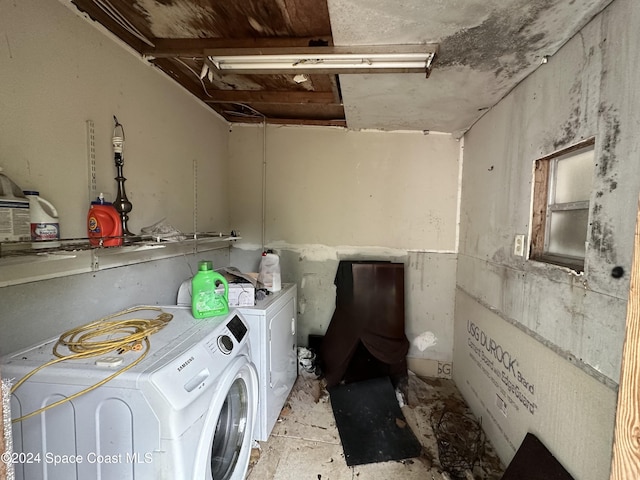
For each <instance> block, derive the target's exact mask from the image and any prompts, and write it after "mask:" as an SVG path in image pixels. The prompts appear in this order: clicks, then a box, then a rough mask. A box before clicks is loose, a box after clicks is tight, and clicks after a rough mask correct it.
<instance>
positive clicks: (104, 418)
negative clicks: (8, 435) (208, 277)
mask: <svg viewBox="0 0 640 480" xmlns="http://www.w3.org/2000/svg"><path fill="white" fill-rule="evenodd" d="M160 308H161V309H162V311H164V312H167V313H171V314H172V315H173V319H172V320H171V322H169V324H168V325H167V326H165V327H164V328H163V329H162V330H160V331H159V332H157V333H154V334H153V335H151V336H150V337H149V340H150V343H151V348H150V350H149V353H148V354H147V356H146V357H145V358H144V359H143V360H142V361H141V362H140V363H138V364H137V365H135V366H133V367H132V368H131V369H129V370H127V371H125V372H123V373H122V374H120V375H119V376H117V377H116V378H114V379H113V380H111V381H109V382H108V383H106V384H105V385H103V386H101V387H98V388H97V389H95V390H93V391H91V392H89V393H86V394H84V395H81V396H79V397H77V398H75V399H72V400H71V401H68V402H66V403H63V404H61V405H59V406H56V407H54V408H52V409H49V410H45V411H44V412H42V413H39V414H37V415H35V416H33V417H31V418H28V419H25V420H23V421H22V422H18V423H14V424H13V448H14V452H17V453H20V454H21V455H19V456H17V459H18V460H19V461H18V462H17V463H16V464H15V467H16V478H17V479H18V480H23V479H24V480H40V479H43V480H44V479H47V480H72V479H78V480H87V479H97V480H98V479H99V480H116V479H135V480H158V479H166V480H221V479H227V480H241V479H244V478H245V475H246V471H247V467H248V463H249V457H250V454H251V444H252V440H253V428H254V425H255V419H256V414H257V401H258V377H257V372H256V369H255V366H254V365H253V363H252V361H251V358H250V356H249V348H248V343H249V331H248V326H247V322H246V320H245V319H244V318H243V317H242V314H241V313H239V312H238V311H236V310H232V311H231V312H230V313H229V314H228V315H225V316H220V317H213V318H208V319H203V320H196V319H194V318H193V316H192V315H191V311H190V309H189V308H186V307H177V306H172V307H160ZM157 314H158V311H157V310H144V311H138V312H133V313H130V314H127V315H124V316H123V317H122V318H155V316H157ZM56 341H57V338H56V339H52V340H50V341H48V342H45V343H43V344H40V345H36V346H33V347H30V348H27V349H24V350H21V351H19V352H16V353H14V354H11V355H8V356H6V357H3V358H2V359H1V360H0V363H1V365H0V369H1V370H2V374H3V377H4V378H9V379H14V381H17V380H19V379H20V378H22V377H23V376H24V375H25V374H27V373H29V372H30V371H32V370H33V369H34V368H36V367H38V366H40V365H42V364H44V363H45V362H47V361H49V360H50V359H52V358H54V357H53V355H52V348H53V345H54V344H55V343H56ZM137 355H138V354H137V353H136V352H126V353H124V354H122V356H121V359H122V363H121V364H120V365H115V363H118V357H119V356H118V355H117V354H115V355H114V354H113V353H111V354H108V356H107V357H108V358H107V357H105V358H101V357H93V358H87V359H80V360H75V359H74V360H66V361H64V362H61V363H58V364H55V365H53V366H49V367H47V368H45V369H43V370H42V371H40V372H38V373H36V374H35V375H34V376H33V377H31V378H30V379H29V380H28V381H27V382H25V383H24V384H23V385H21V386H20V387H19V388H18V389H17V390H16V391H15V392H14V394H13V395H12V398H11V410H12V412H11V413H12V416H13V417H14V418H17V417H19V416H22V415H26V414H28V413H30V412H33V411H35V410H37V409H39V408H41V407H43V406H45V405H49V404H51V403H53V402H55V401H57V400H59V399H62V398H65V397H69V396H71V395H73V394H74V393H76V392H78V391H79V390H82V389H83V388H85V387H87V386H89V385H93V384H95V383H96V382H97V381H98V380H101V379H103V378H105V377H106V376H108V375H110V374H111V373H113V372H114V371H115V370H116V369H118V368H121V367H122V366H125V365H128V364H130V363H132V362H133V361H134V360H135V358H136V356H137Z"/></svg>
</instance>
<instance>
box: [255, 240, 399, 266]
mask: <svg viewBox="0 0 640 480" xmlns="http://www.w3.org/2000/svg"><path fill="white" fill-rule="evenodd" d="M266 248H271V249H273V250H275V251H278V250H286V251H290V252H294V253H297V254H298V256H299V260H300V261H310V262H325V261H332V260H333V261H339V260H345V259H352V260H357V259H367V260H376V259H385V260H387V259H389V260H394V261H400V262H404V260H405V259H406V257H407V254H408V251H407V250H401V249H397V248H385V247H373V246H362V247H359V246H352V245H336V246H328V245H320V244H291V243H287V242H283V241H276V242H269V244H268V245H266Z"/></svg>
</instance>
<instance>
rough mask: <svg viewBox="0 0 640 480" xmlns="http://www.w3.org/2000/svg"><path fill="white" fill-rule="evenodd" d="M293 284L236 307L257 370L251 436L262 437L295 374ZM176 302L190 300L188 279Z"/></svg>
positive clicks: (265, 437)
mask: <svg viewBox="0 0 640 480" xmlns="http://www.w3.org/2000/svg"><path fill="white" fill-rule="evenodd" d="M297 298H298V297H297V286H296V284H295V283H287V284H284V285H282V289H281V290H280V291H278V292H275V293H270V294H269V295H268V296H267V297H266V298H263V299H261V300H258V301H256V302H255V305H254V306H243V307H237V308H238V311H239V312H240V313H241V314H242V315H243V318H244V319H246V321H247V324H248V326H249V335H250V338H251V358H252V360H253V363H254V364H255V366H256V369H257V371H258V389H259V392H260V393H259V400H258V416H257V419H256V426H255V428H254V433H253V438H254V439H255V440H257V441H260V442H261V441H266V440H268V439H269V435H270V434H271V431H272V430H273V427H274V426H275V424H276V422H277V420H278V418H279V416H280V412H281V410H282V407H283V406H284V405H285V403H286V401H287V398H288V397H289V393H290V392H291V389H292V388H293V385H294V383H295V382H296V378H297V377H298V354H297V331H296V329H297V320H296V318H297V305H296V304H297ZM177 303H178V305H190V304H191V281H190V280H186V281H184V282H183V283H182V285H181V286H180V289H179V290H178V299H177Z"/></svg>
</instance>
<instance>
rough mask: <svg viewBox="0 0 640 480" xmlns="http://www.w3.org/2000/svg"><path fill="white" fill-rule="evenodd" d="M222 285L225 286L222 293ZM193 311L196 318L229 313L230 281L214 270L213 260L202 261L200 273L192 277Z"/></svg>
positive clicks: (199, 267) (199, 268)
mask: <svg viewBox="0 0 640 480" xmlns="http://www.w3.org/2000/svg"><path fill="white" fill-rule="evenodd" d="M220 285H223V286H224V293H221V291H220V290H221V288H219V286H220ZM191 311H192V313H193V316H194V317H195V318H208V317H215V316H216V315H225V314H227V313H229V283H228V282H227V279H226V278H224V277H223V276H222V275H220V274H219V273H218V272H214V271H213V263H212V262H211V261H208V260H203V261H201V262H200V263H199V264H198V273H196V274H195V275H194V277H193V278H192V279H191Z"/></svg>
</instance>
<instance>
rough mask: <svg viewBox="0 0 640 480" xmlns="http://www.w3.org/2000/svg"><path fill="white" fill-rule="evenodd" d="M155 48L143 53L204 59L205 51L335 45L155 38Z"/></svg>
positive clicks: (300, 40)
mask: <svg viewBox="0 0 640 480" xmlns="http://www.w3.org/2000/svg"><path fill="white" fill-rule="evenodd" d="M153 43H154V45H155V47H149V46H146V45H145V46H143V48H142V50H141V53H142V54H143V55H145V56H148V57H155V58H168V57H203V56H204V50H206V49H217V48H267V47H278V48H291V47H308V46H310V45H327V46H331V45H333V40H332V38H331V37H330V36H327V37H268V38H154V39H153Z"/></svg>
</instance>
